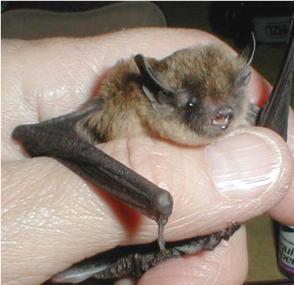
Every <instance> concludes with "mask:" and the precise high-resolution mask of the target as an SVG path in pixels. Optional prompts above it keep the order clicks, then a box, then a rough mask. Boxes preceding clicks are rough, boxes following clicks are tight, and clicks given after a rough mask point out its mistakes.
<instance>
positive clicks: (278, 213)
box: [270, 110, 294, 225]
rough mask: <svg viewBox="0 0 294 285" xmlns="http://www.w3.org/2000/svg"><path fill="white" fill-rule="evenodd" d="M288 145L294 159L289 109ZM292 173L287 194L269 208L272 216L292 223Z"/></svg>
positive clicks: (293, 131)
mask: <svg viewBox="0 0 294 285" xmlns="http://www.w3.org/2000/svg"><path fill="white" fill-rule="evenodd" d="M287 143H288V145H289V148H290V152H291V156H292V158H293V159H294V114H293V111H292V110H291V111H290V114H289V122H288V142H287ZM293 205H294V175H292V183H291V184H290V187H289V191H288V193H287V195H286V196H285V197H284V198H283V199H282V201H281V202H279V203H278V204H277V205H276V206H275V207H274V208H272V209H271V210H270V214H271V215H272V217H273V218H274V219H275V220H277V221H279V222H281V223H283V224H285V225H294V207H293Z"/></svg>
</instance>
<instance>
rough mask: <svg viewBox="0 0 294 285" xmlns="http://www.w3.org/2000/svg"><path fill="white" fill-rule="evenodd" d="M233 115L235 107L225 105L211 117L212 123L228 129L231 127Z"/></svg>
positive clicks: (222, 128)
mask: <svg viewBox="0 0 294 285" xmlns="http://www.w3.org/2000/svg"><path fill="white" fill-rule="evenodd" d="M233 117H234V112H233V109H232V108H231V107H223V108H221V109H220V110H218V111H217V112H216V114H215V116H214V117H213V118H212V119H211V125H212V126H215V127H218V128H220V129H221V130H226V129H227V128H228V127H229V125H230V123H231V121H232V119H233Z"/></svg>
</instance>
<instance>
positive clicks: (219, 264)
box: [138, 227, 247, 285]
mask: <svg viewBox="0 0 294 285" xmlns="http://www.w3.org/2000/svg"><path fill="white" fill-rule="evenodd" d="M246 275H247V246H246V231H245V228H244V227H243V228H241V229H240V230H239V231H238V232H237V233H236V234H235V235H234V236H233V237H232V238H231V239H230V240H229V241H228V242H222V243H221V244H220V245H219V246H218V247H217V248H216V249H215V250H213V251H207V252H203V253H201V254H199V255H197V256H191V257H185V258H180V259H173V260H169V261H167V262H164V263H162V264H160V265H159V266H157V267H155V268H153V269H152V270H150V271H148V272H147V273H146V274H144V275H143V277H142V278H141V279H140V280H139V282H138V285H145V284H146V285H147V284H153V283H154V284H155V283H156V284H158V283H160V284H162V285H165V284H166V285H182V284H185V285H189V284H190V285H192V284H206V285H214V284H218V285H222V284H223V285H236V284H243V282H244V281H245V279H246ZM216 280H217V281H216Z"/></svg>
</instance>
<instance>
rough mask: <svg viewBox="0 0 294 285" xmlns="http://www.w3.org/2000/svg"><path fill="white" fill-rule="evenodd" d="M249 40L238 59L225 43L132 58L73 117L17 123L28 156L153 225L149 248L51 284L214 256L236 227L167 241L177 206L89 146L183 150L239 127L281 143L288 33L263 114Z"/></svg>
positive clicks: (80, 267)
mask: <svg viewBox="0 0 294 285" xmlns="http://www.w3.org/2000/svg"><path fill="white" fill-rule="evenodd" d="M254 50H255V40H254V38H253V40H252V44H251V45H250V46H249V47H248V48H247V49H246V50H245V52H243V53H241V54H240V55H237V56H236V55H234V54H232V53H231V52H229V51H228V50H227V49H225V48H224V47H223V46H222V45H215V44H210V45H203V46H202V45H200V46H196V47H193V48H188V49H183V50H180V51H177V52H175V53H173V54H171V55H170V56H168V57H166V58H164V59H162V60H156V59H154V58H146V57H144V56H142V55H136V56H135V57H132V58H130V59H127V60H124V61H120V62H119V63H118V64H116V65H115V66H114V67H113V68H111V69H110V70H109V72H108V75H107V78H106V79H105V80H104V82H103V83H102V86H101V88H100V90H99V94H97V96H95V97H94V98H93V99H92V100H90V101H89V102H88V104H86V105H85V106H84V108H83V109H81V110H78V111H76V112H73V113H70V114H67V115H64V116H61V117H58V118H55V119H51V120H48V121H45V122H41V123H38V124H28V125H21V126H18V127H16V128H15V129H14V131H13V133H12V136H13V138H14V139H15V140H18V141H20V142H21V143H22V145H23V146H24V148H25V149H26V151H27V152H28V153H29V154H30V155H31V156H33V157H34V156H51V157H54V158H56V159H58V160H61V161H62V162H64V163H65V164H66V165H69V166H70V167H73V169H74V170H75V171H78V172H79V173H81V174H82V175H83V176H84V177H86V178H87V179H89V180H90V181H91V182H93V183H94V184H95V185H96V186H98V187H99V188H101V189H103V190H105V191H107V192H109V193H110V194H112V195H113V196H114V197H116V198H118V199H119V200H121V201H122V202H123V203H125V204H127V205H128V206H130V207H133V208H135V209H137V210H138V211H140V212H141V213H142V214H144V215H146V216H148V217H150V218H152V219H154V220H155V221H156V222H157V224H158V245H159V246H156V244H155V243H152V244H147V245H139V246H130V247H124V248H118V249H115V250H114V251H111V253H107V252H106V253H103V254H101V255H99V256H97V257H95V258H94V260H93V259H90V260H85V261H84V262H82V263H79V264H77V265H74V266H73V267H71V268H70V269H68V270H66V271H64V272H62V273H60V274H57V275H56V276H55V277H54V278H53V281H54V282H64V283H68V282H72V283H78V282H81V281H83V280H86V279H88V278H90V277H92V276H94V277H96V278H97V279H107V278H110V279H113V278H122V277H135V278H138V277H140V276H141V275H142V274H143V273H144V272H145V271H146V270H148V269H149V268H151V267H153V266H155V265H157V264H158V263H160V262H162V261H164V260H166V259H168V258H172V257H178V256H181V255H185V254H195V253H196V252H198V251H199V250H205V249H209V250H212V249H213V248H215V246H217V244H218V243H219V242H220V241H221V240H222V239H229V237H230V236H231V235H232V234H233V233H234V232H235V231H236V230H237V229H238V227H239V225H237V224H231V225H229V226H228V228H226V229H224V230H222V231H219V232H215V233H212V234H210V235H207V236H202V237H195V238H192V239H189V240H184V241H179V242H173V243H167V244H165V241H164V236H163V232H164V225H165V224H166V223H167V221H168V218H169V216H170V214H171V212H172V207H173V199H172V197H171V195H170V194H169V193H168V192H167V191H166V190H164V189H161V188H159V187H157V186H156V185H154V184H153V183H151V182H150V181H148V180H146V179H145V178H143V177H142V176H140V175H139V174H137V173H135V172H134V171H132V170H131V169H129V168H127V167H126V166H124V165H123V164H121V163H119V162H118V161H116V160H115V159H113V158H111V157H110V156H108V155H107V154H105V153H104V152H102V151H101V150H99V149H98V148H96V147H95V146H94V144H95V143H97V142H106V141H109V140H111V139H116V138H122V137H125V136H146V135H148V136H152V137H156V138H159V139H165V140H169V141H172V142H174V143H177V144H181V145H189V146H199V145H203V144H208V143H210V142H212V141H213V140H216V139H217V138H219V137H220V136H223V135H225V134H227V133H229V132H231V131H232V130H234V129H236V128H238V127H240V126H242V125H253V124H256V125H259V126H265V127H268V128H271V129H273V130H275V131H276V132H278V133H279V134H281V135H282V136H283V137H284V138H285V139H286V137H285V136H286V132H287V118H288V108H289V97H290V93H291V81H292V77H293V65H294V63H293V52H294V44H293V28H292V29H291V36H290V40H289V48H288V51H287V52H286V58H285V61H284V63H283V68H282V71H281V72H280V76H279V79H278V81H277V83H276V85H275V88H274V89H273V92H272V94H271V96H270V98H269V100H268V103H267V104H266V106H265V107H264V108H263V109H262V110H261V111H260V112H259V108H258V107H257V106H255V105H254V104H252V103H250V101H249V98H248V97H247V96H245V90H246V86H247V84H248V82H249V79H250V74H251V67H250V65H251V62H252V58H253V54H254Z"/></svg>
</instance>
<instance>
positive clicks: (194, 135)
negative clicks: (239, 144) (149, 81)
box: [83, 45, 249, 145]
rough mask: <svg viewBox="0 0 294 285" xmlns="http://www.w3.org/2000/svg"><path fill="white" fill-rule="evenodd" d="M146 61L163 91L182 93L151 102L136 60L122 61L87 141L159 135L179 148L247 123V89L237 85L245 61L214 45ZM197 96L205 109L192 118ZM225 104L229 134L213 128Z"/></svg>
mask: <svg viewBox="0 0 294 285" xmlns="http://www.w3.org/2000/svg"><path fill="white" fill-rule="evenodd" d="M147 62H148V64H149V65H150V67H151V68H152V72H153V73H154V75H155V76H156V77H157V78H158V79H159V80H160V82H161V83H162V84H163V85H164V86H168V87H169V88H171V89H173V90H178V91H179V92H178V93H177V95H176V97H177V98H175V103H174V104H167V103H166V104H165V103H163V104H162V103H161V104H159V103H157V102H155V103H154V102H153V103H152V102H150V100H149V99H148V98H147V96H146V95H145V94H144V91H143V90H142V86H141V82H140V76H141V75H140V73H139V70H138V68H137V66H136V63H135V62H134V59H133V58H131V59H129V60H124V61H120V62H119V63H118V64H117V65H115V66H114V67H113V68H112V69H111V70H110V71H109V73H108V76H107V78H106V80H105V81H104V82H103V84H102V86H101V88H100V91H99V94H97V96H98V97H97V98H99V100H100V99H102V101H103V110H102V111H99V112H97V113H95V115H93V116H91V117H90V118H89V119H87V122H86V123H87V129H88V137H93V134H94V136H95V134H96V136H97V137H99V138H100V139H101V138H103V140H105V141H108V140H111V139H114V138H123V137H130V136H145V135H157V136H160V137H163V138H165V139H169V140H172V141H174V142H176V143H181V144H187V145H198V144H203V143H208V142H210V141H211V140H212V139H214V138H215V137H218V136H220V135H222V134H224V133H225V132H227V131H230V130H232V129H235V128H236V127H238V126H239V125H241V124H244V123H245V120H246V119H245V118H246V114H247V112H248V104H249V103H248V99H247V98H246V96H245V94H244V90H243V89H244V88H243V87H244V86H241V87H240V86H236V78H237V76H238V74H239V73H240V71H241V69H242V68H243V67H244V65H245V61H244V59H242V58H240V57H236V56H235V55H233V54H231V53H230V52H229V51H227V50H226V49H225V48H223V47H221V46H212V45H210V46H199V47H195V48H191V49H185V50H180V51H177V52H175V53H174V54H172V55H170V56H169V57H167V58H165V59H163V60H161V61H157V60H155V59H147ZM193 96H194V97H195V98H197V100H198V101H199V102H200V103H199V104H198V105H199V106H201V108H200V109H198V110H196V109H195V112H194V113H191V112H190V111H187V110H186V109H185V104H186V103H187V101H188V100H190V99H191V98H192V97H193ZM224 104H228V105H230V106H232V108H233V109H234V111H235V117H234V120H233V121H232V123H231V125H230V127H229V128H228V130H226V131H223V130H222V131H220V130H216V129H215V128H212V127H211V126H210V123H211V116H212V115H211V114H212V113H213V112H214V110H216V109H217V108H218V107H219V106H222V105H224ZM189 112H190V113H189ZM186 117H187V118H188V119H187V118H186ZM83 124H85V122H83Z"/></svg>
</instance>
